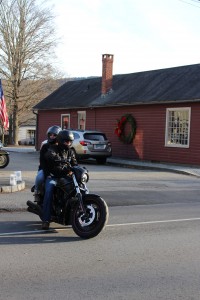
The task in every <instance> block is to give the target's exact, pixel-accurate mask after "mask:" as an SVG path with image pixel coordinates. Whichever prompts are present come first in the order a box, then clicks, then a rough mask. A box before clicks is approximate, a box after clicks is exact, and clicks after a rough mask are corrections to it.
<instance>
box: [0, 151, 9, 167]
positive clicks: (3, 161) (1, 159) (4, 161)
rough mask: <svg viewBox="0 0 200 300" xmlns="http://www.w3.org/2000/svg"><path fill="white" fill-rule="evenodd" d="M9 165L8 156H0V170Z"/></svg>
mask: <svg viewBox="0 0 200 300" xmlns="http://www.w3.org/2000/svg"><path fill="white" fill-rule="evenodd" d="M8 164H9V156H8V155H5V154H0V168H1V169H2V168H5V167H6V166H7V165H8Z"/></svg>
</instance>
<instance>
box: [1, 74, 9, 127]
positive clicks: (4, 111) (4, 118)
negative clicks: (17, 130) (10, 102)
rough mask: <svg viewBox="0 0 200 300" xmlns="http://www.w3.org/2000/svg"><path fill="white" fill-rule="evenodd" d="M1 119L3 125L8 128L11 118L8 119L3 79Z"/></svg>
mask: <svg viewBox="0 0 200 300" xmlns="http://www.w3.org/2000/svg"><path fill="white" fill-rule="evenodd" d="M0 121H1V123H2V125H3V128H4V129H5V130H8V128H9V120H8V114H7V109H6V102H5V98H4V95H3V89H2V84H1V79H0Z"/></svg>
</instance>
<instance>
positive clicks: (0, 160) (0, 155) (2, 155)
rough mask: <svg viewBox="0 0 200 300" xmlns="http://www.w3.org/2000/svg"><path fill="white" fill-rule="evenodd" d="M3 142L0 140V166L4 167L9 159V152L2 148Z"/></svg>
mask: <svg viewBox="0 0 200 300" xmlns="http://www.w3.org/2000/svg"><path fill="white" fill-rule="evenodd" d="M2 148H3V144H2V142H0V168H1V169H2V168H5V167H6V166H7V165H8V164H9V161H10V157H9V153H8V152H7V151H5V150H3V149H2Z"/></svg>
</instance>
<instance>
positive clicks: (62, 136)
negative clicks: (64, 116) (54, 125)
mask: <svg viewBox="0 0 200 300" xmlns="http://www.w3.org/2000/svg"><path fill="white" fill-rule="evenodd" d="M73 141H74V134H73V132H72V131H70V130H66V129H64V130H61V131H60V132H59V133H58V135H57V142H58V145H59V146H60V147H61V148H62V149H66V150H69V148H71V146H72V143H73ZM66 142H68V143H66Z"/></svg>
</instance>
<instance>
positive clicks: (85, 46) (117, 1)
mask: <svg viewBox="0 0 200 300" xmlns="http://www.w3.org/2000/svg"><path fill="white" fill-rule="evenodd" d="M47 3H48V5H49V6H50V7H52V6H53V10H54V13H55V15H56V18H55V27H56V31H57V35H58V36H59V37H60V42H59V43H58V45H57V48H56V54H57V60H56V61H55V66H56V67H58V68H59V69H60V70H61V71H62V72H63V74H65V76H68V77H89V76H101V75H102V54H113V55H114V63H113V74H114V75H115V74H127V73H135V72H140V71H148V70H155V69H163V68H171V67H176V66H183V65H190V64H197V63H200V1H198V0H48V2H47Z"/></svg>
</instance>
